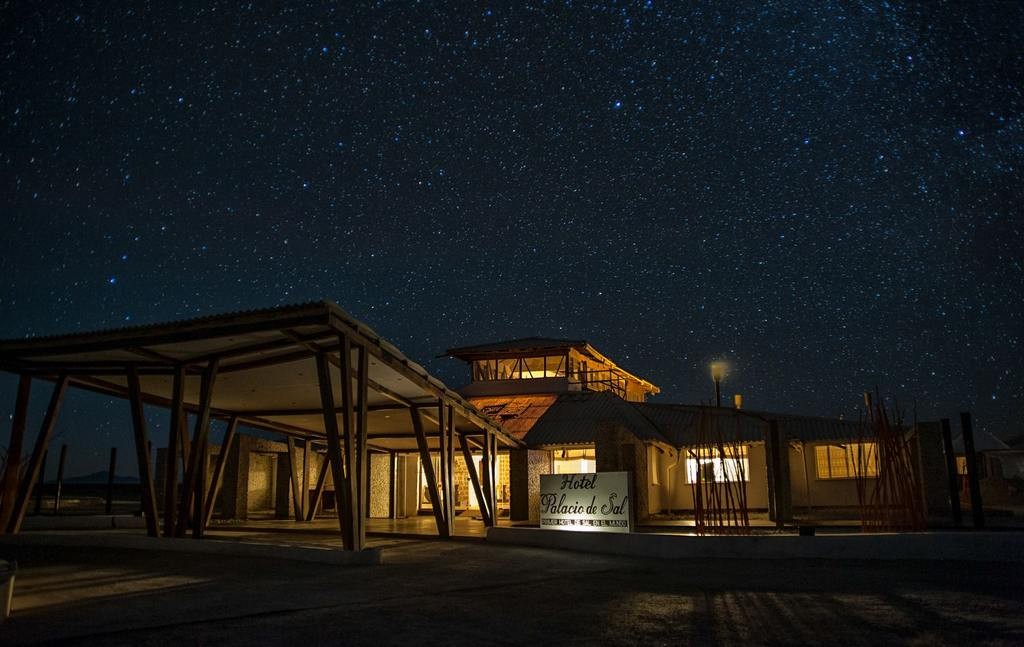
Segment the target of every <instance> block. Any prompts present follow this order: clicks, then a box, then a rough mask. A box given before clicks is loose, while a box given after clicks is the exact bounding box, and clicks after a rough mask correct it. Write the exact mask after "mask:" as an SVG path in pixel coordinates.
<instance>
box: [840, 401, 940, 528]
mask: <svg viewBox="0 0 1024 647" xmlns="http://www.w3.org/2000/svg"><path fill="white" fill-rule="evenodd" d="M864 403H865V407H866V409H867V421H866V424H862V425H861V430H862V433H861V437H860V439H859V441H860V442H858V443H857V447H856V450H855V451H852V452H851V450H850V449H849V448H847V452H850V454H848V456H847V461H851V462H853V464H854V468H855V477H856V480H857V498H858V502H859V504H860V512H861V531H862V532H908V531H910V532H913V531H921V530H925V528H926V527H927V517H926V515H925V509H924V499H923V497H922V495H921V478H920V474H919V473H918V471H917V469H916V466H915V464H914V456H913V438H912V436H911V434H909V433H908V432H907V430H906V428H905V427H904V425H903V424H902V419H901V417H900V416H899V414H898V413H897V414H896V415H895V419H894V418H893V417H892V416H890V412H889V410H888V408H887V407H886V406H885V402H884V401H883V400H882V398H881V397H877V398H872V397H871V394H870V393H865V398H864ZM896 410H897V411H898V409H896Z"/></svg>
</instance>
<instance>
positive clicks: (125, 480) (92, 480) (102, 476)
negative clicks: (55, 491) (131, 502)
mask: <svg viewBox="0 0 1024 647" xmlns="http://www.w3.org/2000/svg"><path fill="white" fill-rule="evenodd" d="M46 482H47V483H56V482H57V479H48V480H47V481H46ZM64 482H65V483H83V484H97V483H102V484H104V485H106V483H107V471H106V470H102V471H100V472H93V473H92V474H83V475H82V476H72V477H70V478H65V479H64ZM138 482H139V477H137V476H121V475H119V474H115V475H114V483H121V484H133V483H138Z"/></svg>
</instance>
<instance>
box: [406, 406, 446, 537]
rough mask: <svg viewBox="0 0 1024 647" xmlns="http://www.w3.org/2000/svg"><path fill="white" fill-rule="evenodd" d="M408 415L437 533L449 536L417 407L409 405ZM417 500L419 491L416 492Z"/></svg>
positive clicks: (432, 463)
mask: <svg viewBox="0 0 1024 647" xmlns="http://www.w3.org/2000/svg"><path fill="white" fill-rule="evenodd" d="M409 415H410V416H411V418H412V430H413V433H415V434H416V446H417V447H418V448H419V450H420V463H421V464H422V465H423V475H424V476H425V477H426V479H427V497H428V498H429V499H430V507H431V509H432V510H433V512H434V521H435V522H437V534H438V535H439V536H441V537H449V536H450V533H449V532H448V522H447V520H446V519H445V517H444V510H442V509H441V497H439V496H438V494H437V478H436V476H435V475H434V462H433V461H432V460H430V447H429V446H428V445H427V435H426V434H425V433H424V432H423V420H422V419H421V418H420V410H419V408H418V407H410V408H409ZM416 497H417V500H419V493H417V494H416Z"/></svg>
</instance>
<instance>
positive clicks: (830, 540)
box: [487, 527, 1024, 562]
mask: <svg viewBox="0 0 1024 647" xmlns="http://www.w3.org/2000/svg"><path fill="white" fill-rule="evenodd" d="M487 541H488V542H489V543H497V544H515V545H520V546H534V547H538V548H560V549H563V550H574V551H582V552H588V553H603V554H609V555H628V556H631V557H652V558H656V559H723V558H725V559H845V560H850V559H864V560H966V561H992V562H1024V533H1018V532H956V533H945V532H923V533H893V534H860V533H857V534H835V535H819V536H811V537H802V536H794V535H766V536H756V535H747V536H734V537H696V536H692V535H689V536H688V535H668V534H653V533H643V534H637V533H632V534H619V533H595V532H571V531H558V530H541V529H539V528H500V527H496V528H489V529H488V530H487Z"/></svg>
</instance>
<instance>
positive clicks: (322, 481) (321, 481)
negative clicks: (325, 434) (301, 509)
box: [306, 454, 331, 521]
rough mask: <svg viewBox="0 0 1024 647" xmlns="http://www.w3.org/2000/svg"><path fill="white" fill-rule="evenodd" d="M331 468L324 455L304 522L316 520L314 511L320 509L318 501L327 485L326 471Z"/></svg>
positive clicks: (328, 459)
mask: <svg viewBox="0 0 1024 647" xmlns="http://www.w3.org/2000/svg"><path fill="white" fill-rule="evenodd" d="M330 468H331V459H330V458H329V457H328V456H327V454H324V462H323V463H321V464H320V473H319V474H317V476H316V485H314V486H313V496H311V497H310V500H309V510H307V511H306V521H312V520H313V519H315V518H316V509H317V508H319V507H320V500H321V499H322V498H323V496H324V485H326V483H327V470H329V469H330Z"/></svg>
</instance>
